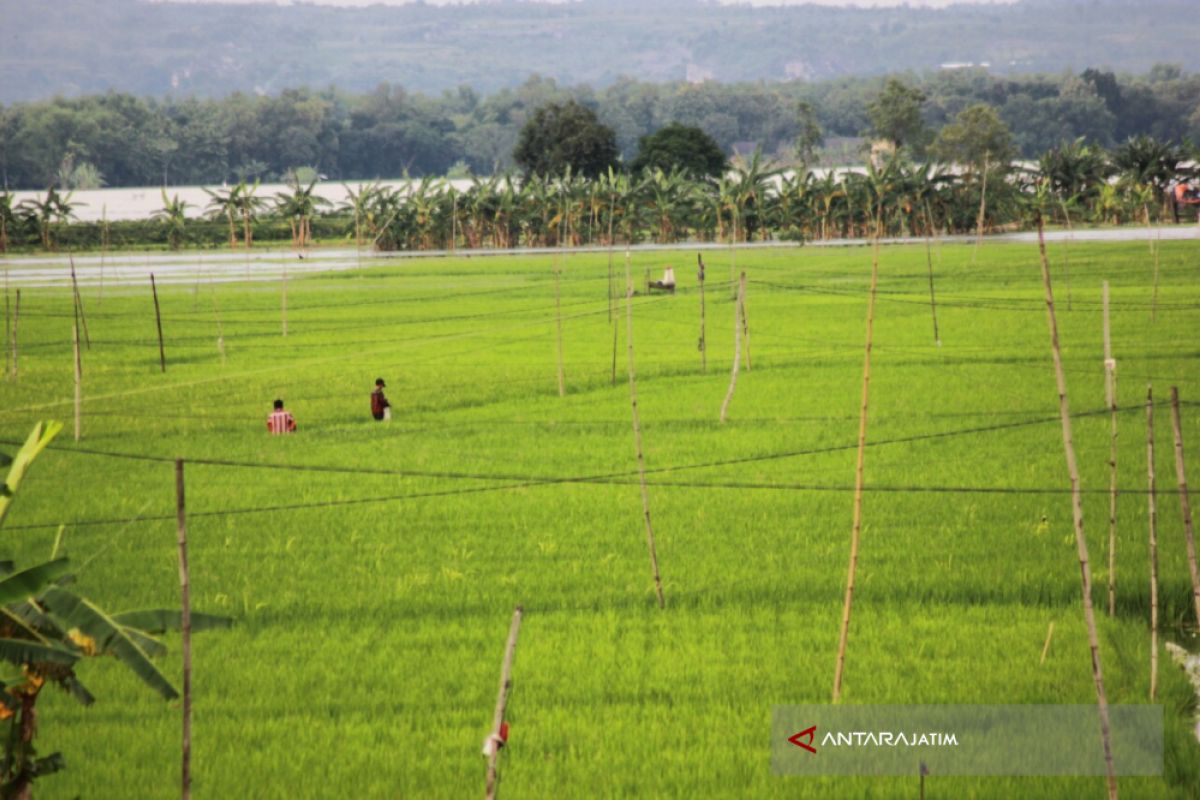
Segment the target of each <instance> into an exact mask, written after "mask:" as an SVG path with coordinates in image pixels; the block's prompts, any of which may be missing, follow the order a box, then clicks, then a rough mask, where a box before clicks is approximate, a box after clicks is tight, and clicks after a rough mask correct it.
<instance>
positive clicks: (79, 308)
mask: <svg viewBox="0 0 1200 800" xmlns="http://www.w3.org/2000/svg"><path fill="white" fill-rule="evenodd" d="M67 258H68V259H70V262H71V291H72V292H73V293H74V295H75V315H76V316H77V317H78V318H79V321H80V322H82V323H83V341H84V344H85V346H86V347H87V349H88V350H91V349H92V337H91V335H90V334H89V333H88V324H87V316H86V315H85V314H84V313H83V295H81V294H80V293H79V281H78V280H76V278H75V256H74V255H72V254H71V253H68V254H67Z"/></svg>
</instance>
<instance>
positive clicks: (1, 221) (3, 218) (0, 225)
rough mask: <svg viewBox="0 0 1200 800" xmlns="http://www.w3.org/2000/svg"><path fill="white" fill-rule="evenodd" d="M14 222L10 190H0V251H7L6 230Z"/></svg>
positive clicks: (14, 214) (12, 225) (9, 228)
mask: <svg viewBox="0 0 1200 800" xmlns="http://www.w3.org/2000/svg"><path fill="white" fill-rule="evenodd" d="M16 222H17V217H16V213H15V212H14V210H13V196H12V192H7V191H6V192H0V253H6V252H8V232H9V231H10V230H12V229H13V227H14V226H15V225H16Z"/></svg>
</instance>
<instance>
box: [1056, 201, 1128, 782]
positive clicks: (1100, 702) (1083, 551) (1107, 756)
mask: <svg viewBox="0 0 1200 800" xmlns="http://www.w3.org/2000/svg"><path fill="white" fill-rule="evenodd" d="M1037 228H1038V252H1039V255H1040V256H1041V266H1042V285H1043V287H1044V289H1045V292H1046V320H1047V324H1048V325H1049V328H1050V351H1051V354H1052V355H1053V360H1054V379H1055V383H1056V385H1057V387H1058V409H1059V416H1060V417H1061V419H1062V436H1063V451H1064V454H1065V456H1066V461H1067V472H1068V474H1069V475H1070V479H1071V512H1072V517H1073V519H1074V523H1075V547H1076V549H1077V551H1078V553H1079V574H1080V578H1081V581H1082V590H1083V617H1084V622H1085V623H1086V624H1087V632H1088V647H1089V649H1090V650H1091V658H1092V680H1093V682H1094V683H1095V685H1096V704H1097V708H1098V710H1099V712H1100V738H1101V741H1102V743H1103V746H1104V766H1105V771H1106V773H1107V782H1108V796H1109V798H1110V800H1116V797H1117V775H1116V771H1115V769H1114V766H1113V755H1112V743H1111V740H1110V734H1109V718H1108V696H1107V694H1106V693H1105V691H1104V675H1103V671H1102V669H1101V663H1100V638H1099V636H1098V635H1097V633H1096V615H1095V611H1094V609H1093V608H1092V573H1091V567H1090V566H1089V565H1088V550H1087V538H1086V537H1085V536H1084V532H1083V496H1082V494H1081V492H1080V487H1079V468H1078V466H1077V464H1076V461H1075V443H1074V441H1073V439H1072V436H1071V410H1070V406H1069V404H1068V402H1067V378H1066V374H1065V373H1064V372H1063V365H1062V353H1061V352H1060V350H1059V344H1058V321H1057V319H1056V318H1055V315H1054V290H1053V288H1052V286H1051V284H1050V262H1049V261H1048V260H1047V258H1046V237H1045V233H1044V226H1043V223H1042V217H1041V215H1040V214H1039V215H1038V218H1037Z"/></svg>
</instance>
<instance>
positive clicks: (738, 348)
mask: <svg viewBox="0 0 1200 800" xmlns="http://www.w3.org/2000/svg"><path fill="white" fill-rule="evenodd" d="M744 288H745V282H744V281H742V282H740V283H739V285H738V293H737V297H736V298H735V299H734V301H733V369H732V371H731V372H730V373H729V389H728V390H726V392H725V400H724V401H723V402H722V403H721V422H722V423H724V422H725V416H726V414H728V413H729V403H730V402H731V401H732V400H733V391H734V389H736V388H737V379H738V369H739V368H740V367H741V364H742V320H741V315H742V289H744Z"/></svg>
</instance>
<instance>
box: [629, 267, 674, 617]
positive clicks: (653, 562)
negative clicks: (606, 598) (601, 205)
mask: <svg viewBox="0 0 1200 800" xmlns="http://www.w3.org/2000/svg"><path fill="white" fill-rule="evenodd" d="M628 263H629V262H628V261H626V270H625V340H626V348H627V351H628V353H629V403H630V406H631V407H632V409H633V414H632V416H633V444H634V449H635V451H636V453H637V463H638V484H639V485H640V486H641V490H642V519H643V520H644V521H645V523H646V548H647V550H648V551H649V552H650V571H651V573H652V574H653V575H654V591H655V594H657V595H658V607H659V608H663V607H664V606H665V605H666V600H665V598H664V597H663V588H662V576H661V575H660V574H659V571H658V550H657V548H656V547H655V546H654V526H653V525H652V524H651V522H650V493H649V491H648V490H647V489H646V459H645V455H644V453H643V451H642V425H641V420H640V419H639V416H638V402H637V375H636V372H635V369H634V358H633V281H632V280H631V278H630V276H629V269H628Z"/></svg>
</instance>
